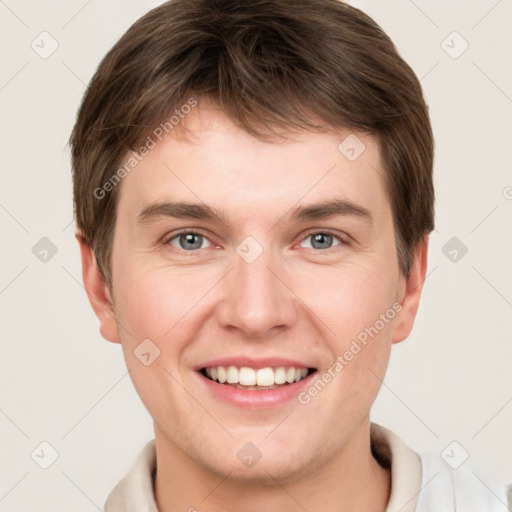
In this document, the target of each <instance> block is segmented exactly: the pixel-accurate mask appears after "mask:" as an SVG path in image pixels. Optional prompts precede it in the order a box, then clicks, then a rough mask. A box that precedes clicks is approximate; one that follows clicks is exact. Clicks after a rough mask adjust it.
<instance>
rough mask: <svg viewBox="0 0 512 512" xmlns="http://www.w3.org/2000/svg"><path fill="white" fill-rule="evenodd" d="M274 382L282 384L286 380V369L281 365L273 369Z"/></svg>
mask: <svg viewBox="0 0 512 512" xmlns="http://www.w3.org/2000/svg"><path fill="white" fill-rule="evenodd" d="M274 382H275V383H276V384H284V383H285V382H286V370H285V369H284V368H283V367H282V366H281V367H280V368H276V369H275V370H274Z"/></svg>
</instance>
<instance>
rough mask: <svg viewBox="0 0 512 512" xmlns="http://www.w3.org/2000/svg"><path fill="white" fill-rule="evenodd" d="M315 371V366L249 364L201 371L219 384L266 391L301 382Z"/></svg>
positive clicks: (208, 368) (216, 367) (209, 368)
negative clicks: (257, 367)
mask: <svg viewBox="0 0 512 512" xmlns="http://www.w3.org/2000/svg"><path fill="white" fill-rule="evenodd" d="M315 371H316V369H315V368H298V367H293V366H290V367H284V366H280V367H275V368H272V367H267V368H259V369H254V368H249V367H247V366H242V367H237V366H212V367H207V368H202V369H201V370H200V373H201V374H202V375H203V376H204V377H206V378H207V379H209V380H212V381H214V382H216V383H218V384H224V385H227V386H232V387H235V388H238V389H244V390H247V391H266V390H270V389H277V388H281V387H285V386H289V385H290V384H293V383H295V382H300V381H301V380H303V379H305V378H306V377H308V376H309V375H311V374H312V373H313V372H315Z"/></svg>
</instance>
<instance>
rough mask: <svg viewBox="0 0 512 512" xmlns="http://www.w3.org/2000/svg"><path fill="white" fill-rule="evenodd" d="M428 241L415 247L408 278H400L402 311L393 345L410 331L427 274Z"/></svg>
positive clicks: (396, 321)
mask: <svg viewBox="0 0 512 512" xmlns="http://www.w3.org/2000/svg"><path fill="white" fill-rule="evenodd" d="M428 240H429V237H428V235H427V236H425V238H423V240H422V241H421V242H420V243H418V245H417V246H416V249H415V251H414V254H413V259H412V261H411V266H410V273H409V277H405V276H402V277H401V282H400V289H399V296H398V301H399V303H400V305H401V306H402V309H401V310H400V312H399V313H398V314H397V316H396V320H395V330H394V332H393V343H399V342H401V341H403V340H405V339H406V338H407V337H408V336H409V334H410V333H411V331H412V327H413V325H414V319H415V318H416V313H417V311H418V306H419V304H420V297H421V291H422V290H423V283H424V282H425V276H426V273H427V253H428Z"/></svg>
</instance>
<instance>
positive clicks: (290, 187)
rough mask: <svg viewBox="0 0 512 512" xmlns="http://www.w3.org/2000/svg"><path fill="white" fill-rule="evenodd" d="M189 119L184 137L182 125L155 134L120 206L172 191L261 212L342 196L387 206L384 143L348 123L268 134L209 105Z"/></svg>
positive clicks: (172, 195) (133, 206)
mask: <svg viewBox="0 0 512 512" xmlns="http://www.w3.org/2000/svg"><path fill="white" fill-rule="evenodd" d="M183 122H184V123H185V126H186V129H187V136H186V137H183V136H182V132H181V130H179V131H177V132H176V133H177V134H178V136H173V134H172V133H171V134H169V135H167V136H165V137H162V140H158V139H156V138H155V137H153V138H154V139H155V141H154V142H155V144H151V146H152V149H150V150H149V151H147V152H146V155H145V156H144V157H143V158H142V159H141V160H140V162H139V163H138V164H137V166H136V167H135V168H134V169H133V171H131V172H130V173H129V174H128V175H127V176H126V177H125V178H124V179H123V182H122V192H121V194H120V199H119V204H118V207H119V208H120V209H123V210H127V211H126V213H128V212H131V213H133V214H135V211H137V212H140V211H141V209H143V208H145V207H147V206H148V205H150V204H151V203H154V202H156V201H164V200H171V199H172V200H174V201H176V200H180V201H187V202H194V203H203V204H207V205H210V206H213V207H215V208H217V209H219V208H220V209H222V210H223V211H226V212H229V211H231V212H235V213H236V214H237V215H239V216H242V215H248V216H250V215H251V214H253V215H254V214H255V213H257V214H258V215H259V216H263V215H267V214H268V215H280V214H281V213H282V212H283V210H284V209H289V208H291V207H293V206H296V205H298V204H309V203H315V202H318V201H325V200H330V199H340V198H341V199H344V200H347V201H351V202H353V203H356V204H359V205H360V206H362V207H363V208H365V209H368V210H371V211H373V212H374V213H375V214H376V215H379V214H383V213H385V211H386V210H389V204H388V199H387V195H386V193H385V183H384V171H383V165H382V162H381V155H380V149H379V145H378V143H377V141H376V140H375V139H374V138H373V137H371V136H368V135H364V134H361V133H354V132H352V131H351V130H348V129H344V130H338V131H336V132H332V133H311V132H297V133H295V134H293V135H287V137H288V138H287V139H286V140H277V139H276V140H272V141H265V140H260V139H258V138H255V137H253V136H251V135H250V134H248V133H247V132H245V131H244V130H242V129H241V128H239V127H237V126H235V125H234V124H233V123H232V122H231V121H230V120H229V118H228V117H227V116H226V115H225V114H224V113H223V112H222V110H221V109H219V108H217V107H215V106H208V105H207V106H201V107H197V108H196V109H194V110H192V111H191V112H190V113H189V114H188V115H187V116H186V119H185V120H184V121H183ZM126 158H127V159H128V158H130V154H127V155H126Z"/></svg>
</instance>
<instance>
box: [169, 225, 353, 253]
mask: <svg viewBox="0 0 512 512" xmlns="http://www.w3.org/2000/svg"><path fill="white" fill-rule="evenodd" d="M182 235H199V236H202V237H203V238H206V239H207V240H208V241H209V242H210V243H213V242H212V241H211V240H210V239H209V238H208V236H207V235H205V234H204V233H202V232H201V231H194V230H189V229H184V230H182V231H178V232H177V233H174V234H173V235H172V236H170V237H168V238H167V239H166V240H165V241H164V245H170V242H171V241H172V240H174V239H176V238H178V237H180V236H182ZM314 235H331V236H332V237H333V238H335V239H337V240H338V242H339V244H337V245H333V246H332V247H328V248H327V249H315V248H314V247H307V249H313V250H314V251H315V252H318V253H325V252H327V251H329V250H331V249H335V248H336V247H339V246H343V245H349V242H348V241H347V240H344V239H343V238H342V237H341V236H340V235H337V234H335V233H333V232H332V231H329V230H322V231H310V232H309V233H307V234H306V236H305V237H303V238H302V239H301V240H300V243H302V242H304V241H305V240H307V239H308V238H310V237H312V236H314ZM347 236H348V235H347ZM174 248H175V249H177V250H178V251H181V252H186V253H194V252H198V251H199V249H193V250H190V251H187V250H185V249H181V248H178V247H174Z"/></svg>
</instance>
